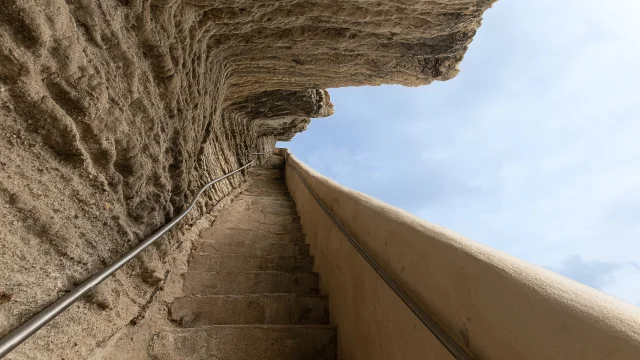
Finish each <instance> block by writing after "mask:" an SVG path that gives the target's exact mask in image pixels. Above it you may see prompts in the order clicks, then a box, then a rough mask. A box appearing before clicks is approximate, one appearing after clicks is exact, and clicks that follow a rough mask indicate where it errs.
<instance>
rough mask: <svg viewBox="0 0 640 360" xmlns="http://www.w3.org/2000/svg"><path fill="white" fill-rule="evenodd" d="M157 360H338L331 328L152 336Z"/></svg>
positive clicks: (236, 328) (244, 328) (207, 329)
mask: <svg viewBox="0 0 640 360" xmlns="http://www.w3.org/2000/svg"><path fill="white" fill-rule="evenodd" d="M149 353H150V354H149V355H150V358H152V359H156V360H178V359H179V360H184V359H189V360H211V359H220V360H284V359H287V360H335V359H336V328H335V327H334V326H332V325H211V326H203V327H198V328H192V329H171V330H164V331H161V332H159V333H157V334H155V335H154V336H153V338H152V339H151V341H150V343H149Z"/></svg>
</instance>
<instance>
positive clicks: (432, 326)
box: [285, 152, 473, 360]
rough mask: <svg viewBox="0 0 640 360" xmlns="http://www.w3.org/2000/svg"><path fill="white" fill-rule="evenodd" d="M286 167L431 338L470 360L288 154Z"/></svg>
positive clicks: (464, 359) (462, 358) (459, 358)
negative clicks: (345, 224)
mask: <svg viewBox="0 0 640 360" xmlns="http://www.w3.org/2000/svg"><path fill="white" fill-rule="evenodd" d="M285 162H286V166H290V167H291V169H293V171H294V172H295V173H296V175H298V178H300V181H301V182H302V184H304V186H305V187H306V188H307V191H309V194H311V196H312V197H313V198H314V199H315V200H316V202H317V203H318V205H320V207H321V208H322V210H323V211H324V213H325V214H327V216H328V217H329V219H330V220H331V221H332V222H333V224H334V225H335V226H336V227H337V228H338V230H340V232H341V233H342V235H344V237H346V238H347V240H348V241H349V243H351V245H352V246H353V247H354V248H355V249H356V251H357V252H358V253H359V254H360V256H362V257H363V258H364V260H365V261H366V262H367V263H368V264H369V265H370V266H371V267H372V268H373V270H374V271H375V272H376V273H378V275H379V276H380V277H381V278H382V280H384V282H385V283H387V285H388V286H389V287H390V288H391V290H393V292H394V293H395V294H396V295H397V296H398V297H399V298H400V300H402V301H403V302H404V303H405V305H407V307H409V309H410V310H411V312H413V313H414V314H415V315H416V317H417V318H418V319H419V320H420V322H422V323H423V324H424V326H426V327H427V329H429V331H431V333H432V334H433V336H435V337H436V339H438V341H440V343H441V344H442V345H443V346H444V347H445V348H446V349H447V350H448V351H449V353H451V355H452V356H453V357H454V358H455V359H457V360H472V359H473V358H472V357H471V356H470V355H469V354H467V352H466V351H465V350H464V349H463V348H462V346H460V344H458V343H457V342H456V341H455V340H453V338H452V337H451V336H450V335H449V334H448V333H447V332H446V331H445V330H444V329H443V328H442V327H441V326H440V325H439V324H438V323H437V322H436V321H435V320H434V319H433V317H431V315H429V313H427V312H426V311H425V310H424V309H423V308H422V307H421V306H420V304H418V302H417V301H416V300H415V299H414V298H413V297H411V295H409V293H408V292H407V291H406V290H404V289H403V288H402V286H401V285H400V284H399V283H398V282H397V281H396V280H395V279H394V278H393V277H391V275H389V273H388V272H386V271H385V270H384V269H383V268H382V267H381V266H380V265H379V264H378V263H377V262H376V261H375V259H374V258H373V257H372V256H371V255H369V253H368V252H367V251H366V250H365V249H364V248H363V247H362V245H360V243H358V241H357V240H356V239H354V238H353V236H351V235H350V234H349V233H348V232H347V230H346V229H345V228H344V227H343V226H342V225H341V224H340V223H339V222H338V220H336V218H335V217H334V216H333V214H331V212H330V211H329V210H328V209H327V207H326V206H324V204H323V203H322V201H320V198H318V196H317V195H316V194H315V193H314V192H313V191H312V190H311V187H310V186H309V184H308V183H307V181H306V180H305V179H304V178H303V177H302V175H300V173H299V172H298V169H296V168H295V167H294V166H292V165H289V153H288V152H287V153H286V156H285Z"/></svg>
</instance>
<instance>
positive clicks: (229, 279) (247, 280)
mask: <svg viewBox="0 0 640 360" xmlns="http://www.w3.org/2000/svg"><path fill="white" fill-rule="evenodd" d="M182 276H183V278H184V286H183V289H182V291H183V294H184V295H237V294H267V293H292V294H298V295H318V294H319V282H318V274H316V273H312V272H307V273H287V272H279V271H246V272H226V271H223V272H203V271H192V270H190V271H188V272H186V273H185V274H183V275H182Z"/></svg>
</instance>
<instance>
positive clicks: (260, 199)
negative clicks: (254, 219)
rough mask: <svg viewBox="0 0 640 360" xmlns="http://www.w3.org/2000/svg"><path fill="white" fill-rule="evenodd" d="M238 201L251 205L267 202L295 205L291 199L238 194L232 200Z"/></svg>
mask: <svg viewBox="0 0 640 360" xmlns="http://www.w3.org/2000/svg"><path fill="white" fill-rule="evenodd" d="M239 200H244V201H249V202H251V203H261V202H268V203H272V202H273V203H287V204H294V205H295V203H296V202H295V201H293V198H291V197H290V196H289V197H285V196H264V195H245V194H240V195H238V197H236V198H235V199H234V201H239ZM294 207H295V206H294Z"/></svg>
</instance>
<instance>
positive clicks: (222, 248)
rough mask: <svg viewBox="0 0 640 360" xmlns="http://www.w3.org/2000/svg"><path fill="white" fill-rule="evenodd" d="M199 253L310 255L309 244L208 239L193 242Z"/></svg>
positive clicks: (195, 250)
mask: <svg viewBox="0 0 640 360" xmlns="http://www.w3.org/2000/svg"><path fill="white" fill-rule="evenodd" d="M193 251H194V252H198V253H209V254H212V253H222V254H243V255H257V256H308V255H309V245H307V244H294V243H284V242H262V241H206V240H197V241H194V242H193Z"/></svg>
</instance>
